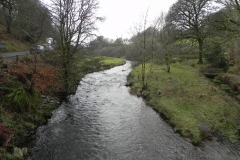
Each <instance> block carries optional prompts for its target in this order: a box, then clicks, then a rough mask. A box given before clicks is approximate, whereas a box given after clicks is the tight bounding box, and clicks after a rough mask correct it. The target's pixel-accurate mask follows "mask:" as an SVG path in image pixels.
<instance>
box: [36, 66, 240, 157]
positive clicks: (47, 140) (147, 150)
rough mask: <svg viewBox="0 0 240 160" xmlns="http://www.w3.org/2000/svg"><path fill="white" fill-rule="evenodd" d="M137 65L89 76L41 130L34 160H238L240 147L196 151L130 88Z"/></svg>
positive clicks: (213, 144) (216, 144) (211, 146)
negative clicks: (130, 74)
mask: <svg viewBox="0 0 240 160" xmlns="http://www.w3.org/2000/svg"><path fill="white" fill-rule="evenodd" d="M130 71H131V64H130V62H127V63H126V64H125V65H123V66H119V67H115V68H112V69H110V70H105V71H102V72H97V73H91V74H88V75H86V76H85V77H84V78H83V80H82V81H81V82H80V85H79V87H78V89H77V91H76V94H75V95H72V96H69V102H65V103H62V105H61V106H60V107H59V108H58V109H57V110H55V111H54V112H53V116H52V118H51V119H49V122H48V124H47V125H45V126H42V127H40V128H39V129H38V133H37V139H36V142H35V144H34V147H33V148H32V159H34V160H205V159H206V160H237V159H240V145H238V144H235V145H232V144H221V143H220V142H217V141H211V142H206V144H205V147H203V148H199V147H194V146H193V145H192V144H191V143H189V142H187V141H185V140H184V139H183V138H182V137H181V136H180V135H179V134H177V133H174V131H173V130H172V128H171V127H170V126H169V125H168V124H166V123H165V122H164V121H163V120H162V119H161V117H159V114H158V113H156V112H155V111H154V110H153V109H152V108H151V107H149V106H146V105H145V103H144V102H143V100H142V99H141V98H138V97H136V96H133V95H131V94H129V88H128V87H126V86H125V83H126V76H127V75H128V73H129V72H130Z"/></svg>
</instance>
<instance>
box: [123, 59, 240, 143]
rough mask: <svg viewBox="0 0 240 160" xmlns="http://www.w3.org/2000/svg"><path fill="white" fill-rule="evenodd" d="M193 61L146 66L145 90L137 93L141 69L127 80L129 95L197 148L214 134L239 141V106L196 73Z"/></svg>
mask: <svg viewBox="0 0 240 160" xmlns="http://www.w3.org/2000/svg"><path fill="white" fill-rule="evenodd" d="M194 64H196V62H194V61H185V62H182V63H175V64H172V65H171V73H167V72H166V66H160V65H153V68H152V70H151V71H150V67H151V65H150V64H147V65H146V77H147V89H146V90H144V91H141V81H140V79H139V78H138V77H141V76H140V75H141V67H140V66H138V67H136V68H135V69H134V70H133V71H132V72H131V73H130V74H129V76H128V81H129V82H132V84H133V85H132V88H131V92H132V93H134V94H139V92H141V94H142V96H143V97H144V98H145V99H146V101H147V103H148V104H149V105H150V106H152V107H153V108H155V109H156V110H158V111H159V112H160V113H162V114H163V115H164V116H165V117H166V119H167V121H168V122H169V123H170V124H172V125H173V128H174V131H176V132H179V133H180V134H181V135H183V136H184V137H187V138H190V139H191V141H192V142H193V143H194V144H199V143H200V142H202V141H203V140H205V139H206V138H211V137H212V135H214V134H215V133H218V134H219V133H220V134H221V135H223V136H226V137H228V138H229V139H230V140H232V141H234V140H237V139H238V138H239V130H240V126H239V121H240V105H239V104H238V103H237V102H235V101H234V100H233V98H231V97H230V96H228V94H227V93H226V92H224V91H222V90H221V89H220V88H219V87H217V86H216V85H214V84H213V83H212V82H210V81H209V80H208V79H206V78H205V77H204V76H203V75H201V74H200V73H199V66H196V65H194Z"/></svg>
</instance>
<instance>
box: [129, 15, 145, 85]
mask: <svg viewBox="0 0 240 160" xmlns="http://www.w3.org/2000/svg"><path fill="white" fill-rule="evenodd" d="M147 18H148V11H147V12H146V14H145V15H144V16H143V18H142V19H143V21H141V22H139V23H138V24H137V25H135V27H134V30H133V32H135V33H134V34H135V35H134V36H133V38H132V40H133V45H132V46H134V50H135V51H137V52H138V53H139V56H140V62H141V67H142V68H141V81H142V88H143V89H145V88H146V87H147V82H146V61H147V53H146V52H147V51H146V49H147V35H146V34H147V33H146V32H147Z"/></svg>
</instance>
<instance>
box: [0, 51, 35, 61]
mask: <svg viewBox="0 0 240 160" xmlns="http://www.w3.org/2000/svg"><path fill="white" fill-rule="evenodd" d="M26 54H30V52H29V51H22V52H10V53H0V56H2V58H3V59H11V58H14V57H16V56H17V55H18V56H23V55H26Z"/></svg>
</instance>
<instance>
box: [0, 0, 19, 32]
mask: <svg viewBox="0 0 240 160" xmlns="http://www.w3.org/2000/svg"><path fill="white" fill-rule="evenodd" d="M0 5H1V6H2V12H3V16H4V19H5V23H6V27H7V33H9V34H11V28H12V22H13V19H14V18H15V14H16V5H17V1H16V0H0Z"/></svg>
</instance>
